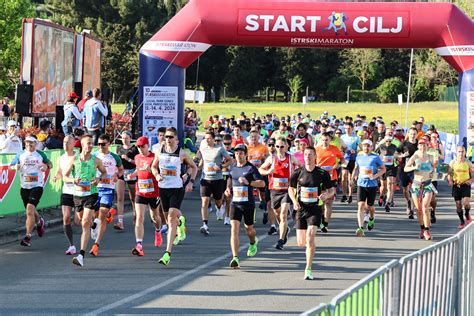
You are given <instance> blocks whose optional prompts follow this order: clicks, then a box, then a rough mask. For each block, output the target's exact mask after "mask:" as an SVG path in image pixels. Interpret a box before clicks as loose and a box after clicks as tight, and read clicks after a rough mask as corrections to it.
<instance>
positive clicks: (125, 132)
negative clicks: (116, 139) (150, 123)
mask: <svg viewBox="0 0 474 316" xmlns="http://www.w3.org/2000/svg"><path fill="white" fill-rule="evenodd" d="M122 134H125V135H128V136H130V137H132V133H131V132H130V131H123V132H122Z"/></svg>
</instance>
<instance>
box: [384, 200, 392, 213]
mask: <svg viewBox="0 0 474 316" xmlns="http://www.w3.org/2000/svg"><path fill="white" fill-rule="evenodd" d="M390 206H391V203H390V202H387V204H385V212H387V213H390V210H391V208H390Z"/></svg>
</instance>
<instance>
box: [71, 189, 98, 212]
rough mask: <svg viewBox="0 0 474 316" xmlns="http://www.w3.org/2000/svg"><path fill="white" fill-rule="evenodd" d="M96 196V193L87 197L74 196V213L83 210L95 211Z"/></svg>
mask: <svg viewBox="0 0 474 316" xmlns="http://www.w3.org/2000/svg"><path fill="white" fill-rule="evenodd" d="M98 196H99V194H98V193H94V194H91V195H89V196H74V206H75V207H76V212H82V210H83V209H84V208H88V209H95V205H96V203H97V197H98Z"/></svg>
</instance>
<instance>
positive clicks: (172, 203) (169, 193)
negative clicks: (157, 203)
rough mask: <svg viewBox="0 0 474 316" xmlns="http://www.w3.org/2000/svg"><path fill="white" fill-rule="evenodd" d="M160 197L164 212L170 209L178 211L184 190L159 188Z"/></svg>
mask: <svg viewBox="0 0 474 316" xmlns="http://www.w3.org/2000/svg"><path fill="white" fill-rule="evenodd" d="M160 197H161V204H162V205H163V211H164V212H168V210H169V209H170V208H176V209H178V210H179V209H180V208H181V203H182V202H183V199H184V188H176V189H163V188H160Z"/></svg>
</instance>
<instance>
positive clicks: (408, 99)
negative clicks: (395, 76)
mask: <svg viewBox="0 0 474 316" xmlns="http://www.w3.org/2000/svg"><path fill="white" fill-rule="evenodd" d="M412 66H413V48H412V49H411V55H410V72H409V74H408V92H407V106H406V110H405V128H408V105H409V104H410V90H411V71H412V68H413V67H412Z"/></svg>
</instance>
